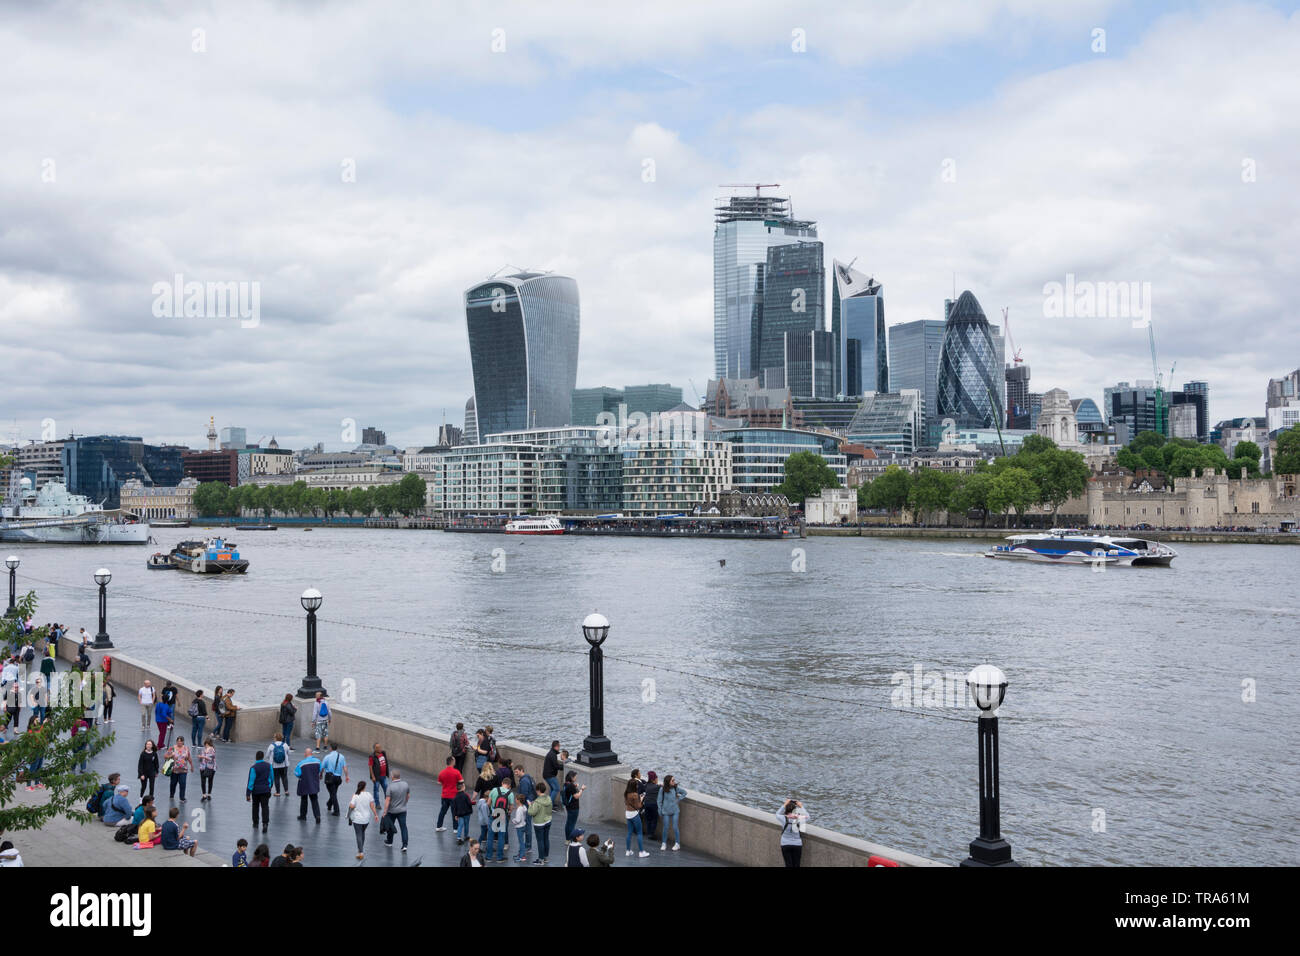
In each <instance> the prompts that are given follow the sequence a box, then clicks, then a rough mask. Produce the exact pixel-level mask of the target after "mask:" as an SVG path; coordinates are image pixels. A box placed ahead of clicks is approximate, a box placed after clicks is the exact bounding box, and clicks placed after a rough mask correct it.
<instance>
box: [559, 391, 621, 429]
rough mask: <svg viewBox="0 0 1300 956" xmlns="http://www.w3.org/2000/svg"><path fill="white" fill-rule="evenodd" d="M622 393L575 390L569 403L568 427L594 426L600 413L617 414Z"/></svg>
mask: <svg viewBox="0 0 1300 956" xmlns="http://www.w3.org/2000/svg"><path fill="white" fill-rule="evenodd" d="M621 401H623V392H622V390H620V389H617V388H607V387H605V386H601V387H599V388H575V389H574V390H573V398H572V400H571V402H570V412H569V424H570V425H595V424H596V421H597V417H598V416H599V415H600V413H601V412H615V413H617V412H618V404H619V402H621Z"/></svg>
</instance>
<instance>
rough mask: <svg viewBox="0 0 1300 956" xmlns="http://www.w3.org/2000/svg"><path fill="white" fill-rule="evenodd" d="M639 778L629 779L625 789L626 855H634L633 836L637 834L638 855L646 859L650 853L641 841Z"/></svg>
mask: <svg viewBox="0 0 1300 956" xmlns="http://www.w3.org/2000/svg"><path fill="white" fill-rule="evenodd" d="M636 785H637V780H636V778H635V777H633V778H632V779H630V780H628V782H627V788H626V789H625V790H624V791H623V808H624V809H623V816H624V817H626V818H627V846H626V848H625V849H626V851H627V852H626V853H624V854H623V855H624V856H631V855H632V837H633V836H636V851H637V853H636V855H637V857H638V858H641V859H644V858H645V857H647V856H649V855H650V854H649V853H647V852H646V848H645V846H644V844H642V842H641V794H639V793H638V792H637V786H636Z"/></svg>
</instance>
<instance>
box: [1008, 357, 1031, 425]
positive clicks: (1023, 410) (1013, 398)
mask: <svg viewBox="0 0 1300 956" xmlns="http://www.w3.org/2000/svg"><path fill="white" fill-rule="evenodd" d="M1005 374H1006V380H1007V427H1008V428H1016V429H1027V428H1029V366H1028V365H1008V366H1007V367H1006V372H1005Z"/></svg>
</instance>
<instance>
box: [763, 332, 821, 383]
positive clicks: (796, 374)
mask: <svg viewBox="0 0 1300 956" xmlns="http://www.w3.org/2000/svg"><path fill="white" fill-rule="evenodd" d="M780 369H781V375H780V382H764V385H765V386H766V387H768V388H785V389H788V390H789V392H790V395H791V397H792V398H814V399H823V400H829V399H832V398H834V397H835V338H834V336H832V335H831V333H829V332H825V331H821V330H817V329H808V330H805V331H803V332H786V333H785V336H784V338H783V340H782V343H781V365H780ZM767 371H768V372H771V371H773V370H772V369H768V370H767Z"/></svg>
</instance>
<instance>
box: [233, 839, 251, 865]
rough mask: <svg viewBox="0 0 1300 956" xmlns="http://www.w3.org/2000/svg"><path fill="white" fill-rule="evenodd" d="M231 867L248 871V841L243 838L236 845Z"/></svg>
mask: <svg viewBox="0 0 1300 956" xmlns="http://www.w3.org/2000/svg"><path fill="white" fill-rule="evenodd" d="M230 865H231V866H233V867H234V868H235V869H237V870H238V869H248V841H247V840H245V839H244V838H243V837H240V838H239V841H238V842H237V843H236V844H235V852H234V854H233V855H232V856H231V857H230Z"/></svg>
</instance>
